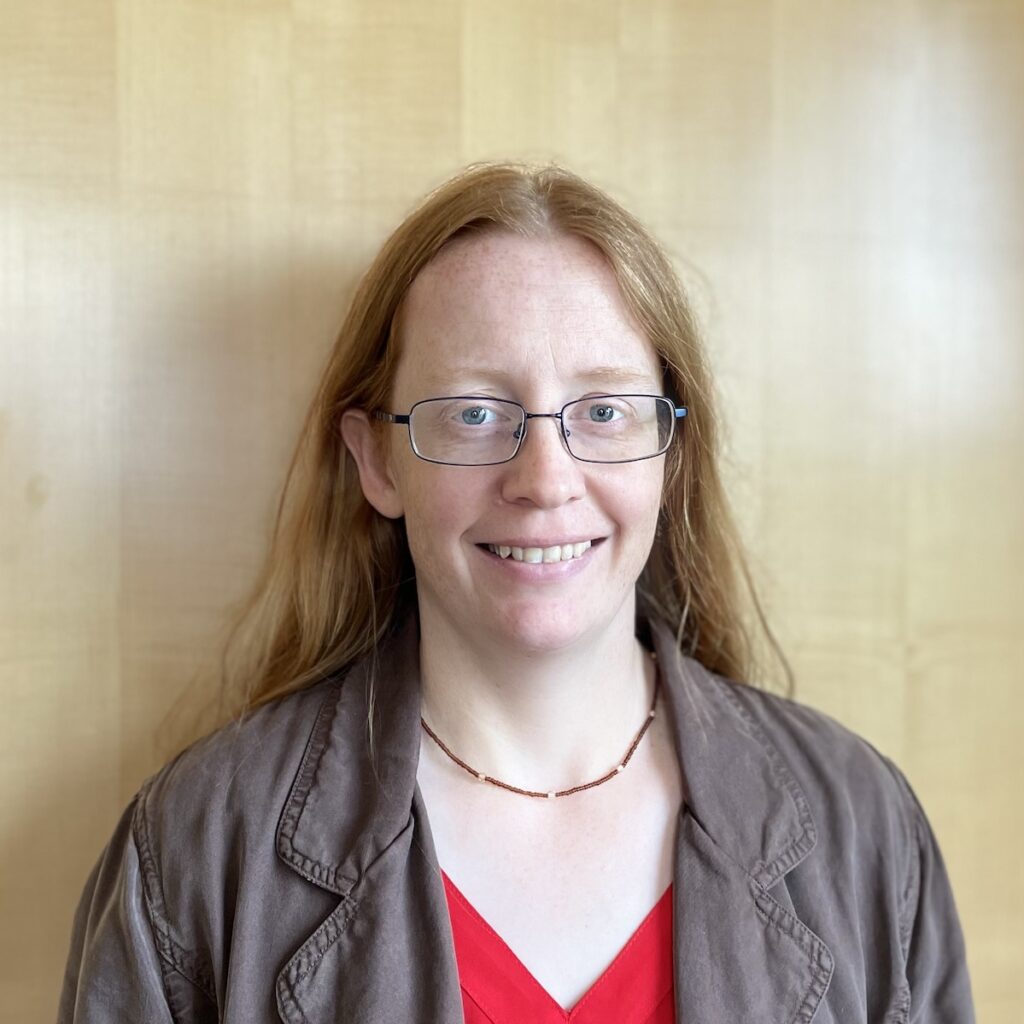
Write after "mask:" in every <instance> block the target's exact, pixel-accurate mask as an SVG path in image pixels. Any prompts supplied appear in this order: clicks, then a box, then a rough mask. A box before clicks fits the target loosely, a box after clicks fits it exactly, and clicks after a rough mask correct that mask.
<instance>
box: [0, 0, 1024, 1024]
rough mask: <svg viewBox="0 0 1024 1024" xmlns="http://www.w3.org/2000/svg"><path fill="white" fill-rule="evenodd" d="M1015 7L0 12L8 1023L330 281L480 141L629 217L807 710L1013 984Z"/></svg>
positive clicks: (214, 572) (202, 595)
mask: <svg viewBox="0 0 1024 1024" xmlns="http://www.w3.org/2000/svg"><path fill="white" fill-rule="evenodd" d="M1022 97H1024V6H1022V5H1021V4H1019V3H1017V2H1015V0H887V2H885V3H883V2H880V0H835V2H832V3H821V2H819V0H722V2H714V3H710V2H704V0H588V2H582V0H574V2H564V3H557V2H552V0H518V2H516V3H514V4H509V3H499V2H497V0H442V2H427V3H411V2H398V0H316V2H314V0H291V2H284V0H191V2H185V0H160V2H158V0H32V3H28V2H18V0H5V2H4V3H3V4H2V5H0V688H2V690H0V692H2V699H3V706H4V714H3V715H2V718H0V815H2V821H3V831H2V847H0V857H2V859H0V921H3V930H2V937H0V975H2V976H0V1017H2V1019H4V1020H12V1021H13V1020H17V1021H30V1020H40V1021H42V1020H46V1019H52V1017H53V1013H54V1009H55V1005H56V993H57V990H58V987H59V982H60V977H61V972H62V968H63V962H64V957H65V954H66V942H67V936H68V933H69V928H70V922H71V915H72V911H73V908H74V905H75V902H76V900H77V898H78V894H79V892H80V890H81V886H82V884H83V882H84V880H85V877H86V874H87V872H88V870H89V867H90V866H91V864H92V863H93V862H94V860H95V859H96V857H97V855H98V853H99V850H100V848H101V846H102V845H103V843H104V842H105V841H106V838H107V836H108V835H109V833H110V830H111V828H112V826H113V824H114V822H115V820H116V817H117V815H118V813H119V811H120V809H121V807H122V806H123V805H124V803H125V802H126V801H127V800H128V798H129V797H130V795H131V794H132V793H133V792H134V790H135V789H136V788H137V786H138V784H139V783H140V781H141V780H142V779H143V778H144V776H145V775H147V774H149V773H150V772H152V771H153V770H155V769H156V768H157V767H158V766H159V764H160V763H161V761H162V760H163V757H164V756H165V755H164V753H163V752H162V750H161V744H160V739H161V737H160V735H159V728H160V723H161V722H162V720H163V717H164V715H165V714H166V713H167V711H168V709H169V708H170V707H171V706H172V704H173V703H174V700H175V698H176V697H177V696H178V695H179V694H180V692H181V689H182V686H183V685H184V683H185V682H186V681H187V679H188V678H189V677H190V676H191V675H192V674H193V673H194V672H196V671H198V670H200V669H201V668H202V667H203V666H204V665H207V664H209V663H210V662H211V661H212V659H213V657H214V653H215V641H214V637H215V635H216V632H217V628H218V627H219V624H220V622H221V621H222V617H223V613H224V609H225V608H226V606H228V605H229V604H230V602H232V601H234V600H237V598H238V596H239V595H240V594H241V592H242V589H243V587H244V584H245V583H246V581H247V580H248V579H249V577H250V575H251V573H252V570H253V567H254V565H255V563H256V559H257V557H258V554H259V552H260V551H261V549H262V548H263V546H264V544H265V543H266V538H267V531H268V528H269V523H270V517H271V514H272V509H273V501H274V497H275V495H276V492H277V489H278V487H279V485H280V483H281V479H282V473H283V470H284V467H285V464H286V460H287V457H288V455H289V452H290V449H291V446H292V444H293V442H294V439H295V436H296V431H297V428H298V424H299V421H300V418H301V416H302V414H303V411H304V407H305V405H306V403H307V401H308V400H309V397H310V395H311V392H312V388H313V385H314V382H315V380H316V377H317V374H318V371H319V367H320V366H321V363H322V360H323V358H324V356H325V354H326V352H327V349H328V347H329V345H330V344H331V342H332V340H333V335H334V332H335V329H336V327H337V325H338V323H339V321H340V317H341V315H342V311H343V309H344V305H345V301H346V298H347V296H348V295H349V294H350V289H351V286H352V284H353V281H354V279H355V277H356V275H357V274H358V273H359V271H360V270H361V268H362V267H363V266H364V265H365V263H366V261H367V260H368V259H369V258H370V256H371V255H372V253H373V252H374V251H375V249H376V247H377V246H378V245H379V243H380V242H381V241H382V239H383V237H384V236H385V234H386V233H387V232H388V231H389V230H390V229H391V228H392V227H393V226H394V225H395V224H396V223H397V222H398V221H399V220H400V219H401V217H402V216H403V214H404V213H405V212H406V210H407V209H408V208H409V206H410V205H411V204H412V203H413V202H414V200H415V199H416V198H417V197H418V196H420V195H421V194H422V193H423V192H425V191H426V190H427V189H428V188H429V187H432V186H433V185H435V184H437V183H438V182H440V181H441V180H442V179H443V178H445V177H446V176H447V175H448V174H450V173H451V172H452V171H454V170H455V169H456V168H458V167H459V166H461V165H463V164H464V163H467V162H469V161H471V160H476V159H481V158H487V157H525V158H537V159H548V158H555V159H558V160H561V161H564V162H565V163H566V164H568V165H569V166H570V167H572V168H574V169H576V170H578V171H580V172H581V173H583V174H585V175H588V176H590V177H592V178H593V179H594V180H595V181H596V182H598V183H599V184H601V185H603V186H605V187H606V188H608V189H609V190H611V191H612V192H613V193H614V194H615V195H617V196H618V197H619V198H620V199H621V200H623V201H624V202H625V203H626V204H627V205H628V206H629V207H631V208H632V209H633V210H634V211H635V212H637V213H638V214H639V215H640V216H642V217H643V218H645V219H646V220H647V221H648V222H649V223H650V224H651V225H652V226H653V227H654V229H655V231H656V232H657V233H658V234H659V235H660V236H661V237H662V238H663V239H664V240H665V242H666V243H667V245H668V246H669V248H670V250H671V252H672V254H673V256H674V257H675V259H676V260H677V262H678V265H679V268H680V270H681V272H682V273H683V274H684V277H685V279H686V281H687V282H688V284H689V285H690V287H691V289H692V294H693V298H694V301H695V303H696V305H697V308H698V310H699V312H700V316H701V318H702V322H703V324H704V326H705V329H706V333H707V337H708V341H709V344H710V347H711V352H712V357H713V361H714V364H715V366H716V368H717V370H718V374H719V380H720V381H721V387H722V392H723V397H724V412H725V415H726V418H727V420H728V423H729V443H728V451H727V460H728V461H727V473H728V478H729V482H730V486H731V488H732V492H733V494H734V497H735V500H736V503H737V506H738V509H739V513H740V517H741V520H742V523H743V526H744V529H745V532H746V536H747V538H748V542H749V545H750V548H751V551H752V553H753V561H754V565H755V568H756V571H757V574H758V578H759V579H760V581H761V583H762V586H763V588H764V596H765V598H766V600H767V603H768V609H769V613H770V616H771V618H772V621H773V623H774V625H775V626H776V628H777V630H778V632H779V634H780V637H781V639H782V641H783V643H784V645H785V646H786V648H787V650H788V652H789V654H790V656H791V658H792V660H793V662H794V665H795V667H796V670H797V674H798V680H799V689H798V697H799V698H800V699H801V700H804V701H806V702H807V703H810V704H813V705H816V706H819V707H821V708H824V709H825V710H827V711H829V712H831V713H832V714H834V715H836V716H837V717H839V718H840V719H841V720H843V721H844V722H846V723H847V724H849V725H850V726H851V727H852V728H854V729H855V730H857V731H859V732H860V733H862V734H863V735H864V736H866V737H868V738H869V739H870V740H871V741H872V742H874V743H875V744H876V745H877V746H878V747H879V748H880V749H882V750H883V751H885V752H886V753H888V754H890V755H891V756H892V757H894V758H895V759H896V760H897V762H898V763H899V764H901V765H902V766H903V768H904V769H905V770H906V772H907V774H908V776H909V777H910V779H911V781H912V783H913V784H914V786H915V788H916V789H917V791H918V793H919V795H920V796H921V799H922V801H923V802H924V804H925V807H926V809H927V810H928V812H929V815H930V817H931V819H932V822H933V824H934V826H935V828H936V831H937V832H938V834H939V838H940V841H941V843H942V847H943V851H944V854H945V857H946V861H947V864H948V867H949V870H950V873H951V875H952V878H953V882H954V888H955V892H956V895H957V899H958V903H959V906H960V910H961V915H962V919H963V922H964V927H965V931H966V934H967V940H968V949H969V956H970V966H971V970H972V976H973V982H974V987H975V991H976V996H977V1003H978V1011H979V1019H980V1020H984V1021H986V1022H988V1024H1010V1022H1011V1021H1016V1020H1018V1019H1019V1014H1020V1006H1021V1005H1022V1003H1024V980H1022V977H1024V972H1022V971H1021V967H1022V966H1024V940H1022V938H1021V934H1022V933H1021V923H1022V921H1024V874H1022V871H1021V867H1020V855H1019V851H1018V847H1017V844H1018V843H1020V842H1021V840H1022V839H1024V829H1022V826H1021V813H1020V812H1021V810H1022V804H1021V789H1022V785H1021V784H1022V781H1024V779H1022V766H1024V755H1022V752H1021V748H1022V744H1021V741H1020V737H1019V729H1020V723H1021V719H1022V714H1024V698H1022V696H1021V693H1022V689H1021V687H1022V669H1024V656H1022V655H1024V642H1022V636H1024V588H1022V584H1021V576H1022V569H1024V527H1022V523H1024V515H1022V504H1024V501H1022V499H1024V481H1022V467H1024V413H1022V403H1021V390H1022V385H1024V328H1022V323H1024V276H1022V272H1024V258H1022V257H1024V190H1022V189H1021V184H1020V183H1021V182H1022V181H1024V122H1022V119H1021V101H1022Z"/></svg>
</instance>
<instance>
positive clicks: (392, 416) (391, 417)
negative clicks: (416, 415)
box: [373, 412, 409, 423]
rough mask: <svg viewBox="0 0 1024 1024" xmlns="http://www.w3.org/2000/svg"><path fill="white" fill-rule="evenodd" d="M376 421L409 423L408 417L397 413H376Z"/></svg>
mask: <svg viewBox="0 0 1024 1024" xmlns="http://www.w3.org/2000/svg"><path fill="white" fill-rule="evenodd" d="M373 416H374V419H378V420H383V421H384V422H385V423H408V422H409V417H408V415H405V416H403V415H401V414H400V413H397V412H375V413H374V414H373Z"/></svg>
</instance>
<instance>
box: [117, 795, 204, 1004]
mask: <svg viewBox="0 0 1024 1024" xmlns="http://www.w3.org/2000/svg"><path fill="white" fill-rule="evenodd" d="M154 778H155V776H154V777H151V778H149V779H147V780H146V782H144V783H143V785H142V788H141V789H140V790H139V793H138V795H137V798H136V805H135V813H134V815H133V816H132V836H133V838H134V840H135V846H136V849H137V850H138V853H139V865H140V867H141V869H142V878H143V895H144V897H145V902H146V910H147V911H148V916H149V921H150V926H151V928H152V929H153V936H154V938H155V940H156V946H157V952H158V953H159V955H160V959H161V962H162V964H164V965H165V967H169V968H172V969H173V970H174V971H176V972H177V973H178V974H180V975H181V976H182V977H183V978H185V980H186V981H188V982H189V983H190V984H191V985H193V986H194V987H195V988H197V989H199V991H200V992H201V993H202V994H203V995H204V996H205V997H206V998H207V999H208V1000H209V1001H210V1003H211V1004H213V1005H216V1002H217V999H216V995H215V992H214V984H213V977H212V974H211V972H210V969H209V967H208V966H207V965H206V964H205V963H203V961H202V960H201V959H200V958H199V957H198V956H197V955H196V954H195V953H193V952H192V951H190V950H188V949H186V948H185V947H184V946H182V945H181V944H180V943H179V942H178V941H177V940H176V939H175V938H174V936H173V935H172V934H171V925H170V922H169V920H168V919H167V910H166V905H165V903H164V893H163V883H162V882H161V880H160V873H159V869H158V868H157V864H156V858H155V856H154V854H153V847H152V841H151V838H150V831H149V821H148V818H147V815H146V802H147V800H148V798H149V792H150V787H151V785H152V782H153V780H154ZM164 981H165V992H166V994H167V996H168V999H169V1000H170V996H171V993H170V991H169V990H167V986H166V972H165V978H164ZM172 1012H174V1013H175V1017H176V1018H177V1013H176V1012H175V1008H174V1007H173V1005H172Z"/></svg>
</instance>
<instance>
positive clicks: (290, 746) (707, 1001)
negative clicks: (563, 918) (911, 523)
mask: <svg viewBox="0 0 1024 1024" xmlns="http://www.w3.org/2000/svg"><path fill="white" fill-rule="evenodd" d="M651 633H652V638H653V642H654V646H655V648H656V650H657V652H658V656H659V663H660V665H661V666H662V671H663V678H664V684H665V685H664V687H663V696H664V701H665V705H664V706H665V708H666V712H667V713H668V715H669V716H670V721H671V723H672V728H673V732H674V735H675V738H676V744H677V750H678V753H679V758H680V764H681V766H682V772H683V778H684V796H685V801H684V805H683V806H682V807H681V808H680V813H679V818H678V823H677V831H676V840H675V876H674V878H675V886H674V900H675V903H674V950H675V994H676V1016H677V1019H678V1020H679V1021H681V1022H685V1024H711V1022H722V1024H741V1022H765V1024H768V1022H772V1024H775V1022H778V1024H807V1022H810V1021H813V1022H814V1024H832V1022H843V1024H854V1022H870V1024H900V1022H907V1021H920V1022H925V1024H969V1022H972V1021H973V1020H974V1014H973V1010H972V1005H971V991H970V983H969V980H968V976H967V968H966V963H965V956H964V944H963V937H962V935H961V930H960V925H959V922H958V919H957V912H956V908H955V905H954V901H953V896H952V893H951V891H950V887H949V882H948V879H947V875H946V871H945V868H944V866H943V862H942V857H941V854H940V852H939V849H938V847H937V845H936V842H935V837H934V835H933V834H932V831H931V829H930V827H929V825H928V822H927V820H926V818H925V815H924V813H923V811H922V810H921V807H920V805H919V804H918V802H917V799H916V798H915V796H914V794H913V792H912V791H911V788H910V786H909V785H908V783H907V781H906V779H905V778H904V777H903V775H902V774H901V773H900V771H899V770H898V769H897V768H896V767H895V766H894V765H893V763H892V762H891V761H889V760H888V759H886V758H885V757H883V756H882V755H880V754H879V753H878V752H877V751H875V749H874V748H873V747H871V746H870V745H869V744H868V743H866V742H865V741H864V740H862V739H860V738H858V737H857V736H855V735H853V734H852V733H850V732H849V731H848V730H847V729H845V728H843V727H842V726H841V725H839V724H838V723H836V722H835V721H833V720H832V719H831V718H829V717H827V716H826V715H824V714H822V713H820V712H818V711H814V710H812V709H810V708H807V707H804V706H802V705H800V704H796V703H794V702H792V701H788V700H785V699H783V698H781V697H777V696H773V695H769V694H766V693H764V692H762V691H759V690H756V689H753V688H751V687H748V686H744V685H741V684H737V683H734V682H730V681H728V680H725V679H722V678H720V677H718V676H715V675H712V674H711V673H709V672H708V671H706V670H705V669H704V668H703V667H702V666H700V665H699V664H697V663H696V662H694V661H692V660H689V659H686V658H681V657H679V656H678V655H677V653H676V649H675V647H674V644H673V638H672V634H671V631H670V630H669V629H667V628H666V627H665V626H663V625H661V624H659V623H654V624H652V627H651ZM377 671H378V680H379V683H378V691H377V692H378V695H380V696H381V697H382V699H379V700H378V701H377V703H376V706H375V716H376V717H375V736H376V741H377V742H378V743H379V749H380V765H379V776H377V775H375V773H374V771H373V768H372V766H371V764H370V761H369V759H368V756H367V751H366V745H365V734H366V726H365V722H366V716H367V702H366V692H365V682H366V678H367V666H366V665H361V666H357V667H356V668H354V669H353V670H352V671H351V672H349V673H348V674H347V675H346V676H345V677H344V679H343V680H339V679H329V680H326V681H325V682H323V683H320V684H317V685H316V686H313V687H311V688H310V689H307V690H305V691H303V692H301V693H297V694H293V695H291V696H289V697H286V698H284V699H282V700H279V701H277V702H276V703H273V704H271V705H267V706H266V707H264V708H262V709H260V710H259V711H257V712H256V713H255V714H254V715H252V716H251V717H250V718H248V719H247V720H245V721H244V722H243V723H242V724H241V725H239V726H230V727H228V728H226V729H223V730H221V731H220V732H218V733H215V734H213V735H212V736H210V737H208V738H206V739H205V740H202V741H200V742H199V743H198V744H196V745H194V746H192V747H191V748H189V749H188V750H187V751H185V752H184V753H183V754H181V755H180V756H179V757H178V758H176V759H175V760H174V761H173V762H171V763H170V764H169V765H167V766H166V767H165V768H164V769H163V770H161V771H160V772H159V773H158V774H157V775H155V776H154V777H152V778H151V779H149V780H147V781H146V783H145V784H144V785H143V786H142V789H141V790H140V792H139V793H138V794H137V796H136V797H135V798H134V800H133V801H132V803H131V804H130V806H129V807H128V808H127V810H126V811H125V813H124V815H123V817H122V818H121V821H120V823H119V825H118V827H117V829H116V831H115V833H114V835H113V838H112V839H111V841H110V843H109V845H108V846H107V848H106V850H105V851H104V852H103V854H102V856H101V858H100V860H99V862H98V864H97V865H96V867H95V869H94V870H93V872H92V874H91V875H90V877H89V879H88V881H87V883H86V886H85V892H84V894H83V896H82V900H81V904H80V906H79V909H78V912H77V915H76V917H75V923H74V930H73V934H72V938H71V950H70V955H69V958H68V967H67V974H66V978H65V982H64V989H63V993H62V998H61V1003H60V1011H59V1020H60V1021H61V1022H62V1024H71V1022H76V1024H100V1022H103V1024H107V1022H114V1021H116V1022H122V1021H124V1022H136V1024H141V1022H146V1024H150V1022H152V1024H169V1022H177V1024H185V1022H188V1024H197V1022H214V1021H224V1022H231V1024H264V1022H266V1024H271V1022H273V1024H280V1022H281V1021H284V1022H286V1024H371V1022H372V1024H404V1022H414V1024H433V1022H444V1024H448V1022H451V1024H457V1022H461V1021H462V1003H461V996H460V991H459V982H458V974H457V971H456V964H455V956H454V950H453V945H452V935H451V929H450V924H449V919H448V912H447V906H446V902H445V893H444V888H443V884H442V880H441V877H440V873H439V868H438V864H437V858H436V855H435V852H434V846H433V842H432V840H431V834H430V826H429V822H428V817H427V810H426V808H425V807H424V804H423V800H422V797H421V794H420V792H419V789H418V787H417V785H416V764H417V758H418V754H419V744H420V723H419V706H420V705H419V675H418V634H417V630H416V624H415V621H414V620H412V621H410V622H409V623H408V624H407V625H406V626H405V627H404V629H403V630H401V631H400V632H399V633H398V634H397V635H396V636H395V637H394V638H392V639H391V640H390V641H389V642H388V643H387V644H385V645H384V646H383V647H382V649H381V651H380V652H379V662H378V669H377ZM610 898H612V897H610Z"/></svg>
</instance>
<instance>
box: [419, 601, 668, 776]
mask: <svg viewBox="0 0 1024 1024" xmlns="http://www.w3.org/2000/svg"><path fill="white" fill-rule="evenodd" d="M624 612H625V614H623V615H620V616H618V617H617V619H616V621H615V622H614V623H612V624H611V626H610V627H609V628H607V629H605V630H603V631H601V632H600V633H599V634H598V635H595V636H592V637H588V638H586V639H585V640H581V641H580V642H578V643H577V644H575V645H573V646H572V647H569V648H566V649H562V650H558V651H546V652H543V653H538V652H524V651H522V650H517V649H508V648H507V647H506V646H505V645H502V644H499V643H497V642H495V641H493V640H489V639H488V638H486V637H475V638H474V639H473V642H472V643H470V642H468V641H467V638H466V637H464V636H461V635H459V634H458V632H457V631H455V630H453V629H452V628H451V627H450V626H449V625H448V624H447V623H446V622H444V621H443V620H441V619H437V618H435V617H434V616H432V615H431V614H430V613H429V612H427V613H425V614H424V613H423V612H422V611H421V616H420V668H421V677H422V714H423V717H424V719H425V720H426V722H427V724H428V725H429V726H430V728H431V729H432V730H433V731H434V732H435V733H437V735H438V737H439V738H440V739H441V740H442V741H443V742H444V743H445V745H446V746H447V747H448V748H449V749H450V750H451V751H452V753H454V754H456V755H457V756H458V757H459V758H460V759H461V760H463V761H465V762H466V763H467V764H469V765H470V766H471V767H472V768H474V769H475V770H476V771H479V772H483V773H485V774H486V775H488V776H490V777H492V778H496V779H500V780H501V781H502V782H506V783H508V784H510V785H514V786H518V787H520V788H523V789H531V790H539V791H543V792H547V791H549V790H552V789H556V790H558V789H567V788H569V787H571V786H574V785H580V784H582V783H584V782H590V781H592V780H593V779H595V778H598V777H600V776H601V775H604V774H605V773H606V772H608V771H610V770H611V769H612V768H614V767H615V765H616V764H618V763H619V761H620V760H621V759H622V757H623V756H624V755H625V753H626V751H627V750H628V748H629V746H630V744H631V743H632V741H633V739H634V737H635V736H636V734H637V732H638V731H639V729H640V727H641V726H642V725H643V724H644V721H645V719H646V718H647V715H648V712H649V711H650V708H651V701H652V698H653V695H654V679H655V672H654V665H653V661H652V660H651V658H650V656H649V655H648V653H647V652H646V651H645V650H644V648H643V647H642V645H641V644H640V643H639V641H638V640H637V639H636V637H635V635H634V628H633V621H634V620H633V610H632V607H630V608H628V609H624ZM428 742H429V743H430V744H433V740H428ZM437 753H438V755H440V756H441V757H442V758H444V759H445V760H447V757H446V756H445V755H444V754H443V752H442V751H441V750H440V749H439V748H438V749H437ZM449 764H450V766H451V769H452V770H454V771H455V772H457V773H460V774H465V773H464V772H463V770H462V769H461V768H459V767H458V766H457V765H455V764H454V762H449Z"/></svg>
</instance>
